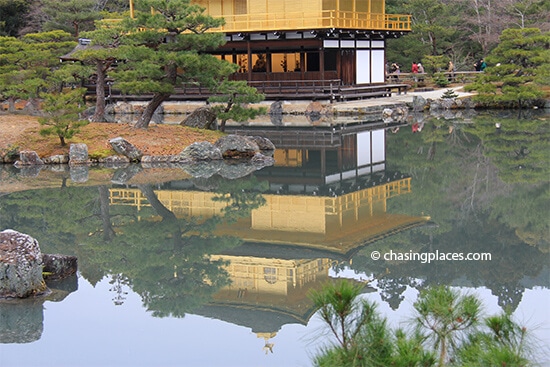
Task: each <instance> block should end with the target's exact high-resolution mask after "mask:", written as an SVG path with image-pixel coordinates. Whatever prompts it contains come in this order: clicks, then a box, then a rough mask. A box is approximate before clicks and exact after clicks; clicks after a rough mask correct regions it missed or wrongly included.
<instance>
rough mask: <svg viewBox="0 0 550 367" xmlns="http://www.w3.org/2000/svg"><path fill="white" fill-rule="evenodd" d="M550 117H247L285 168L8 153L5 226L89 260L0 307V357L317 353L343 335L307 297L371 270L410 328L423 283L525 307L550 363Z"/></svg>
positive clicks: (375, 288)
mask: <svg viewBox="0 0 550 367" xmlns="http://www.w3.org/2000/svg"><path fill="white" fill-rule="evenodd" d="M549 117H550V116H549V115H548V114H545V113H543V112H537V111H530V112H529V113H527V114H524V115H521V116H518V115H517V112H511V111H500V112H498V113H493V114H491V115H483V114H479V115H476V116H469V117H468V118H467V119H465V118H456V117H452V116H451V117H442V116H437V117H430V116H421V117H420V118H418V117H416V120H414V121H411V122H410V123H409V124H402V125H399V124H394V125H393V126H388V125H385V124H384V123H382V122H380V123H368V124H366V123H361V122H360V121H358V122H355V123H346V124H343V125H339V126H328V127H323V126H316V127H315V128H309V129H307V128H306V129H284V128H281V126H271V127H270V126H269V124H268V123H266V124H264V125H265V126H260V127H256V128H251V129H253V133H254V134H255V135H264V136H266V137H268V138H270V139H272V141H273V142H274V143H275V145H276V146H277V148H278V149H277V151H276V152H275V162H276V163H275V165H273V166H270V167H265V168H263V169H261V170H258V171H255V172H253V173H252V174H249V175H246V176H242V177H238V176H239V175H238V174H235V170H232V169H231V168H235V167H222V168H219V167H218V169H217V170H212V173H211V175H209V176H208V177H204V176H203V177H193V176H192V175H191V174H190V172H191V171H190V170H189V167H185V166H162V167H153V168H144V167H142V166H139V165H132V166H128V167H118V168H116V169H115V168H111V167H99V166H94V167H89V168H86V169H84V172H82V169H81V170H80V172H76V171H75V169H69V167H66V166H64V167H55V168H51V167H50V168H43V169H41V170H28V169H27V170H18V169H15V168H13V167H11V166H10V167H7V166H5V167H1V168H0V230H4V229H8V228H11V229H15V230H18V231H20V232H23V233H27V234H29V235H31V236H33V237H34V238H36V239H37V240H38V241H39V243H40V246H41V249H42V252H44V253H61V254H67V255H75V256H77V257H78V265H79V271H78V273H77V275H76V276H74V277H71V278H69V279H66V280H64V281H62V282H58V283H57V284H50V288H51V289H52V291H53V292H52V294H51V295H50V296H48V297H46V298H43V299H36V300H33V301H18V302H2V303H0V364H1V365H2V366H6V367H8V366H36V365H37V364H39V365H41V366H191V367H195V366H197V367H200V366H209V367H213V366H224V367H226V366H229V367H231V366H239V367H243V366H277V367H280V366H304V367H307V366H311V365H312V363H311V359H312V356H313V355H315V353H316V352H317V350H318V348H319V347H320V346H322V345H324V344H326V343H328V342H330V341H331V339H330V338H329V337H328V336H327V334H326V332H325V331H326V330H325V329H324V328H323V324H322V323H321V321H320V320H319V318H318V317H317V315H316V313H315V311H316V310H315V308H314V307H313V305H312V303H311V301H310V300H309V298H308V292H309V291H310V290H312V289H320V287H321V286H322V285H323V283H324V282H326V281H327V280H329V279H334V278H348V279H352V280H353V281H354V282H356V283H357V284H363V285H364V288H363V290H364V292H363V297H365V298H367V299H370V300H374V301H376V302H377V303H378V305H379V310H380V312H381V313H382V314H383V315H385V316H386V317H388V318H389V322H390V324H391V325H394V326H403V325H405V324H406V323H407V321H409V320H410V319H411V317H412V315H413V303H414V301H415V299H416V297H417V295H418V292H419V291H420V290H422V289H424V288H426V287H429V286H433V285H439V284H444V285H449V286H451V287H453V288H455V289H458V290H460V291H461V292H464V293H473V294H475V295H478V296H479V297H480V299H481V300H482V301H483V304H484V306H485V312H486V313H487V314H496V313H499V312H500V311H502V310H504V309H509V310H511V311H513V315H514V317H515V319H516V320H517V321H519V322H520V323H522V324H525V325H526V326H527V327H528V329H530V330H532V331H533V336H534V340H535V341H534V344H533V345H537V346H540V348H538V351H537V354H538V357H537V358H539V360H542V361H546V362H547V361H548V359H546V358H547V356H546V355H545V354H546V353H545V352H546V351H547V350H546V349H544V346H545V345H546V346H547V345H550V319H549V313H548V307H550V266H549V265H550V244H549V233H550V228H549V218H550V217H549V214H550V213H549V212H550V202H549V198H550V195H549V194H550V187H549V180H548V178H549V177H550V165H549V159H548V158H549V141H550V124H549V121H550V120H549ZM497 123H499V124H500V125H499V126H500V128H497V127H496V124H497ZM233 129H234V130H235V131H236V130H237V129H238V128H237V127H233ZM230 130H231V129H230ZM239 132H241V131H239ZM237 177H238V178H237ZM448 254H451V255H454V258H453V256H450V257H448V256H447V255H448ZM442 256H447V257H446V259H443V258H442ZM435 257H437V258H435ZM460 257H462V261H461V260H460ZM465 257H468V260H466V259H465ZM453 259H454V260H453Z"/></svg>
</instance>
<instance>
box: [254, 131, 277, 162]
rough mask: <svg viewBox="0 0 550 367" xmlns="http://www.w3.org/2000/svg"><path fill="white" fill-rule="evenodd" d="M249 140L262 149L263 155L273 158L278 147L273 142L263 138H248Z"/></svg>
mask: <svg viewBox="0 0 550 367" xmlns="http://www.w3.org/2000/svg"><path fill="white" fill-rule="evenodd" d="M248 138H249V139H250V140H252V141H254V142H255V143H256V144H258V148H260V152H261V153H262V154H263V155H266V156H269V157H273V154H274V153H275V149H276V147H275V144H273V143H272V142H271V140H269V139H268V138H264V137H263V136H248Z"/></svg>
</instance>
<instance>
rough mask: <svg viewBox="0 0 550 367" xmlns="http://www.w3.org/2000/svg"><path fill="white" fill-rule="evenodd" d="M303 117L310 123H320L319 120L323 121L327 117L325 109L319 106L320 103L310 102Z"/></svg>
mask: <svg viewBox="0 0 550 367" xmlns="http://www.w3.org/2000/svg"><path fill="white" fill-rule="evenodd" d="M305 115H306V118H307V120H308V121H309V122H310V123H315V122H320V121H321V120H325V118H326V116H327V115H328V111H327V109H326V108H325V107H324V106H323V105H322V104H321V102H317V101H315V102H311V103H310V104H309V105H308V106H307V107H306V111H305Z"/></svg>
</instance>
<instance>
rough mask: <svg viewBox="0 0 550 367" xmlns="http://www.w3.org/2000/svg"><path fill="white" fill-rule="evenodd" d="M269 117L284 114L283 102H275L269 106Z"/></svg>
mask: <svg viewBox="0 0 550 367" xmlns="http://www.w3.org/2000/svg"><path fill="white" fill-rule="evenodd" d="M268 113H269V115H282V114H283V102H281V101H275V102H273V103H272V104H271V106H269V111H268Z"/></svg>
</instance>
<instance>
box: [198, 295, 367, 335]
mask: <svg viewBox="0 0 550 367" xmlns="http://www.w3.org/2000/svg"><path fill="white" fill-rule="evenodd" d="M373 291H374V289H373V288H371V287H368V286H367V287H365V289H364V290H363V292H364V293H367V292H368V293H370V292H373ZM304 297H305V296H304ZM306 298H307V297H306ZM308 302H309V305H308V306H309V307H307V308H306V309H305V310H304V312H302V313H297V312H296V310H295V308H292V309H290V308H289V309H286V308H281V307H274V306H272V305H269V304H258V303H256V304H253V305H252V304H243V303H235V302H231V301H224V300H219V301H214V302H211V303H209V304H207V305H205V306H203V307H201V308H200V309H198V310H196V311H194V312H193V314H195V315H201V316H205V317H210V318H214V319H217V320H222V321H227V322H230V323H232V324H235V325H240V326H245V327H249V328H251V329H252V331H253V332H254V333H271V332H277V331H279V330H280V329H281V327H282V326H284V325H287V324H302V325H306V324H307V323H308V321H309V319H310V318H311V316H313V314H314V313H315V312H316V311H317V310H316V309H315V307H314V306H313V302H311V301H308Z"/></svg>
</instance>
